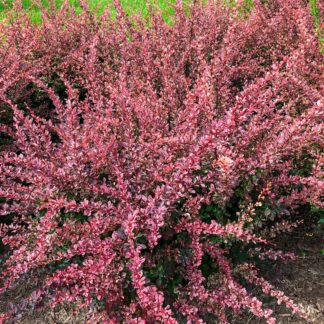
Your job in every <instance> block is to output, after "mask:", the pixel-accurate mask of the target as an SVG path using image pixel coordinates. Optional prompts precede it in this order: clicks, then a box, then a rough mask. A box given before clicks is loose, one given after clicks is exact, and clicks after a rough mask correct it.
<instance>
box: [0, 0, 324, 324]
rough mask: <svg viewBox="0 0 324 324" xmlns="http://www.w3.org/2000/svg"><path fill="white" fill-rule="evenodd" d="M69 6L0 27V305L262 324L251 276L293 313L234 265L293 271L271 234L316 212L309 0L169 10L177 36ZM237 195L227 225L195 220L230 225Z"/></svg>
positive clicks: (318, 169)
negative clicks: (20, 301) (22, 292)
mask: <svg viewBox="0 0 324 324" xmlns="http://www.w3.org/2000/svg"><path fill="white" fill-rule="evenodd" d="M81 4H82V6H83V12H82V13H81V14H80V15H78V16H77V15H76V14H75V13H74V11H73V9H72V8H71V7H70V6H69V5H68V4H67V2H65V3H64V4H63V6H62V8H61V9H60V10H59V11H58V12H57V13H56V14H53V13H51V12H47V11H44V10H43V16H42V18H43V22H42V24H41V25H37V26H36V25H33V24H31V23H30V20H29V18H28V17H27V16H26V15H25V14H24V13H23V12H22V11H21V10H20V9H19V5H18V3H17V2H16V6H15V8H14V12H15V14H14V15H13V16H12V17H14V16H15V19H8V20H7V21H4V22H1V32H0V34H1V47H0V62H1V63H0V74H1V77H0V107H1V109H2V111H1V115H0V117H1V121H2V124H1V129H0V130H1V134H2V135H3V136H6V138H8V141H7V142H8V143H7V142H6V143H5V144H3V143H2V142H1V143H2V146H1V152H0V186H1V187H0V197H2V199H3V200H2V203H1V205H0V213H1V215H2V216H3V218H10V222H8V221H6V222H3V223H2V224H1V229H0V234H1V237H2V242H3V244H4V245H6V246H8V247H9V248H10V254H9V255H8V258H7V260H6V261H5V266H4V269H3V271H2V272H1V279H2V287H3V288H2V292H5V291H7V290H8V289H11V287H12V286H13V285H14V284H15V283H16V282H19V280H20V279H21V278H24V276H25V275H33V276H40V275H42V276H43V275H45V279H44V281H43V285H42V286H41V287H38V288H39V290H37V291H36V292H34V293H33V294H32V295H31V297H30V302H31V303H32V302H35V303H36V302H37V301H39V300H40V299H43V300H44V301H45V302H47V303H49V304H51V305H53V306H55V305H58V304H61V303H65V302H70V303H72V304H73V305H76V306H77V307H81V308H87V309H89V312H90V313H91V314H92V315H91V316H93V314H95V315H94V316H95V318H96V319H95V320H94V321H98V322H105V323H121V322H124V323H159V322H161V323H177V322H181V321H182V320H186V321H188V322H189V323H203V322H208V319H210V318H212V319H214V320H215V319H217V320H218V321H219V322H221V323H227V321H228V311H229V310H231V311H232V312H234V313H236V314H241V313H242V311H244V310H247V311H250V312H252V313H253V314H254V315H255V316H257V317H263V318H264V319H265V320H266V321H267V322H268V323H274V322H275V319H274V317H273V315H272V311H271V310H269V309H265V308H264V307H263V305H262V302H261V301H260V300H258V299H257V298H256V297H254V296H252V295H251V293H250V292H249V290H248V288H247V287H244V285H243V281H242V278H245V280H247V281H249V282H251V283H252V284H255V285H259V286H261V288H262V289H263V292H264V293H265V294H268V295H270V296H273V297H275V298H277V299H278V301H279V302H284V303H285V304H286V306H287V307H289V308H291V309H292V311H293V312H297V313H301V311H299V310H298V307H297V306H296V305H295V304H294V303H293V302H292V301H291V300H290V299H289V298H288V297H286V296H284V294H283V293H282V292H280V291H278V290H276V289H275V288H273V286H272V285H271V284H270V283H268V282H267V281H266V280H265V279H263V278H262V277H259V276H257V270H256V268H255V266H254V265H253V262H254V261H253V260H254V259H253V258H252V257H251V261H250V263H245V264H241V265H237V264H236V263H235V262H233V260H232V258H231V255H230V253H229V251H230V247H231V246H232V245H233V244H234V243H235V242H239V244H241V246H242V250H243V249H244V248H245V247H246V246H248V248H249V255H251V256H253V255H259V258H260V262H262V260H264V259H265V258H267V257H269V258H270V259H293V256H292V255H291V254H289V253H284V252H281V251H277V250H276V249H275V243H274V242H271V241H272V236H271V230H270V231H267V226H269V224H270V225H271V226H272V227H273V228H276V229H278V231H279V229H280V232H282V231H284V230H285V229H287V230H290V229H291V228H293V227H294V224H296V223H295V221H294V219H291V216H290V215H292V214H293V213H292V212H293V210H294V209H295V208H296V207H298V206H301V205H305V204H312V205H314V206H317V207H323V200H322V199H321V198H322V197H321V195H322V194H323V157H322V155H321V153H322V148H323V144H324V143H323V140H324V137H323V135H324V134H323V120H324V119H323V118H324V109H323V103H324V101H323V84H324V82H323V81H324V80H323V65H322V59H323V57H322V54H321V52H320V44H319V42H318V39H317V36H316V32H315V31H314V27H313V24H312V17H311V16H310V14H309V8H308V6H307V5H306V4H305V1H299V0H271V1H255V4H254V8H253V10H252V12H251V13H250V15H249V17H248V19H240V18H238V14H237V12H236V11H235V10H233V9H228V8H226V7H224V6H223V5H222V4H221V3H220V2H218V1H212V0H210V1H207V3H205V4H201V3H200V2H199V1H194V4H193V5H192V6H191V7H190V10H189V11H187V10H186V9H185V8H184V7H183V6H182V4H181V1H179V3H178V4H177V5H176V6H175V15H174V18H173V21H172V27H171V26H169V25H167V24H166V23H165V22H164V21H163V19H162V18H161V16H160V15H159V13H156V12H154V10H152V12H151V16H150V18H149V21H143V19H141V18H136V17H132V18H129V17H128V16H127V15H126V14H125V13H124V12H123V10H122V8H121V6H120V5H119V2H118V1H115V3H114V6H115V8H117V17H116V19H115V18H113V17H111V15H110V14H109V10H107V11H106V12H105V13H104V14H103V15H101V16H100V17H97V16H95V15H93V14H92V13H91V12H90V10H89V9H88V6H87V2H84V1H81ZM9 18H10V17H9ZM148 26H149V27H148ZM305 161H307V163H308V164H307V165H308V169H307V170H308V172H307V173H303V174H299V173H298V172H297V173H296V172H295V170H296V165H297V166H300V165H301V164H302V163H303V162H305ZM248 179H250V180H249V181H248V183H247V180H248ZM242 183H247V184H246V185H245V186H244V188H243V194H242V195H241V196H240V202H239V204H238V206H237V209H236V211H235V212H233V213H232V214H231V215H230V216H228V213H227V214H226V215H227V216H226V217H224V218H223V219H221V218H217V217H214V216H213V215H209V214H208V212H207V218H208V217H210V218H208V220H206V218H204V217H202V215H203V210H204V208H205V206H214V207H215V208H216V209H217V210H218V211H219V213H221V214H222V213H223V214H224V215H225V211H226V210H228V209H226V208H227V207H226V206H228V203H229V202H230V201H231V200H232V199H233V197H235V195H237V188H239V187H240V186H241V187H240V188H242ZM255 192H257V196H256V197H254V195H255ZM273 210H276V214H275V216H273ZM204 216H206V213H205V214H204ZM296 222H297V223H298V222H299V221H297V220H296ZM276 224H279V225H276ZM261 233H266V235H265V236H262V235H261ZM269 233H270V234H269ZM269 244H271V245H270V247H269ZM206 255H208V256H209V259H210V260H211V261H210V262H211V263H213V264H214V265H215V267H217V269H218V270H217V275H218V277H217V278H216V279H215V280H216V283H211V277H206V275H204V272H203V270H202V265H203V263H204V258H205V257H206ZM161 267H162V268H163V267H164V268H163V269H162V270H161V271H160V270H159V269H160V268H161ZM161 273H162V274H161ZM6 316H15V315H14V314H9V315H8V314H7V315H6ZM3 317H4V318H5V316H4V315H3Z"/></svg>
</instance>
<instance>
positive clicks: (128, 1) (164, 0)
mask: <svg viewBox="0 0 324 324" xmlns="http://www.w3.org/2000/svg"><path fill="white" fill-rule="evenodd" d="M188 1H189V0H188ZM41 2H42V4H43V6H44V7H48V3H49V1H48V0H41ZM146 2H147V1H146V0H121V3H122V5H123V8H124V9H125V11H126V12H127V13H129V14H130V13H139V14H141V15H143V16H147V15H148V8H147V5H146ZM151 2H152V3H156V4H157V6H158V8H159V9H160V10H161V12H162V16H163V18H164V19H165V20H166V21H167V22H168V21H169V20H170V18H171V17H172V15H173V11H174V10H173V8H172V5H173V4H175V3H176V0H156V1H151ZM4 3H6V4H7V5H9V6H10V5H11V4H12V0H0V20H1V19H3V18H4V17H5V14H6V13H5V5H4ZM22 3H23V8H24V9H25V10H26V11H28V12H29V14H30V15H31V18H32V21H33V22H34V23H40V22H41V10H40V9H39V8H38V7H37V6H35V5H32V4H33V0H22ZM62 3H63V0H56V8H57V9H58V8H60V6H61V5H62ZM69 3H70V4H72V5H73V6H74V8H75V11H76V13H80V12H81V11H82V8H81V6H80V3H79V1H78V0H69ZM111 3H112V0H89V5H90V9H91V10H96V12H97V13H98V14H101V13H102V12H103V11H104V9H105V8H106V7H107V6H109V5H111Z"/></svg>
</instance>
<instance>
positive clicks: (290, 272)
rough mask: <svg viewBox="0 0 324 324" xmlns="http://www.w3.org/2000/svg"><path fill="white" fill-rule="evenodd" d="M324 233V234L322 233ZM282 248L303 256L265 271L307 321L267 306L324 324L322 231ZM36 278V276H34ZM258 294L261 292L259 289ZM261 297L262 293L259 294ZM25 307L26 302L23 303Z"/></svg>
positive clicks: (51, 316)
mask: <svg viewBox="0 0 324 324" xmlns="http://www.w3.org/2000/svg"><path fill="white" fill-rule="evenodd" d="M322 234H323V233H322ZM278 247H280V248H281V249H283V250H285V251H293V252H295V253H296V254H297V255H298V256H299V259H298V260H296V261H293V262H289V263H288V264H281V265H280V266H278V267H277V268H275V271H274V272H272V273H271V274H270V275H269V274H264V275H265V276H266V277H267V279H269V281H271V283H272V284H273V285H275V286H276V287H277V288H278V289H280V290H282V291H284V292H285V293H286V295H287V296H289V297H291V298H292V299H293V300H294V301H295V302H296V303H297V304H298V305H299V306H300V307H301V309H303V310H304V312H305V313H306V315H307V317H308V318H307V320H303V319H300V318H298V317H297V316H295V315H292V314H291V312H290V311H289V310H287V309H286V308H285V307H284V306H283V305H277V303H276V301H275V300H269V299H268V300H266V301H265V306H266V307H269V308H271V309H273V310H274V311H275V315H276V318H277V323H280V324H288V323H289V324H305V323H314V324H324V255H322V254H321V250H323V248H324V238H323V235H321V234H319V233H318V234H314V231H310V232H309V233H308V232H305V230H303V231H298V232H295V233H292V234H290V235H287V236H286V237H284V238H281V240H280V242H278ZM31 278H33V279H31ZM42 279H43V278H42V275H40V276H38V280H37V281H36V282H35V281H32V280H35V275H33V276H28V278H27V277H26V278H24V279H23V280H22V281H21V282H20V283H18V284H17V285H16V287H14V288H13V289H12V290H11V291H10V292H8V293H6V294H5V296H3V297H2V298H0V313H1V312H3V311H5V310H6V309H8V307H10V304H19V302H20V301H21V300H22V299H23V298H24V297H25V296H27V295H28V293H29V292H30V291H31V290H32V288H33V287H35V286H38V285H39V284H40V282H41V281H42ZM253 293H255V294H257V295H258V294H259V291H258V290H257V289H255V291H253ZM259 297H260V298H262V297H261V294H260V296H259ZM22 307H23V305H22ZM85 322H86V316H85V314H78V315H77V316H73V315H72V314H71V308H69V307H68V306H66V307H63V306H62V307H60V308H59V309H55V310H52V309H49V308H47V309H27V311H26V312H25V314H24V315H23V316H22V317H21V318H20V319H19V320H15V321H12V322H11V323H20V324H43V323H49V324H74V323H75V324H77V323H85ZM231 323H232V324H261V323H264V321H262V320H259V319H256V318H255V317H253V316H251V315H249V314H245V315H243V316H242V317H236V318H235V319H233V320H232V321H231Z"/></svg>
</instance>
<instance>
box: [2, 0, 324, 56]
mask: <svg viewBox="0 0 324 324" xmlns="http://www.w3.org/2000/svg"><path fill="white" fill-rule="evenodd" d="M21 1H22V4H23V8H24V9H25V10H26V11H28V13H29V14H30V16H31V19H32V21H33V22H34V23H36V24H39V23H41V21H42V19H41V10H40V9H39V8H38V7H37V6H35V5H32V4H33V0H21ZM40 1H41V2H42V4H43V6H44V7H47V6H48V3H49V0H40ZM55 1H56V8H60V6H61V5H62V3H63V1H64V0H55ZM112 1H113V0H89V5H90V8H91V9H92V10H96V12H97V13H98V14H99V15H100V14H101V13H102V12H103V11H104V9H105V8H106V7H107V6H109V5H111V3H112ZM149 1H150V2H151V3H156V4H157V6H158V8H159V9H160V10H161V12H162V16H163V19H164V20H165V21H166V22H167V23H170V22H171V18H172V16H173V12H174V10H173V8H172V4H175V2H176V0H149ZM191 1H192V0H184V2H186V3H190V2H191ZM224 1H225V3H227V4H228V5H229V6H230V7H233V6H235V3H236V0H224ZM318 1H321V0H309V3H310V10H311V14H312V16H313V18H314V26H315V29H316V32H317V34H318V37H319V40H320V43H321V45H322V51H323V52H324V33H323V30H321V29H320V21H321V17H320V11H319V9H318V7H317V3H318ZM12 2H13V0H0V20H2V19H4V18H5V15H6V12H5V6H4V3H6V4H7V5H9V6H10V5H11V4H12ZM146 2H147V0H121V3H122V5H123V8H124V9H125V11H126V12H127V13H129V14H131V13H139V14H141V15H143V16H144V17H145V16H147V15H148V14H149V13H148V8H147V5H146ZM69 3H70V4H72V5H73V6H74V8H75V11H76V13H80V12H81V11H82V9H81V6H80V3H79V1H78V0H69ZM252 8H253V0H245V1H244V4H243V6H242V8H241V14H242V15H243V16H246V15H245V14H247V15H248V13H249V12H250V11H251V10H252Z"/></svg>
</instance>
